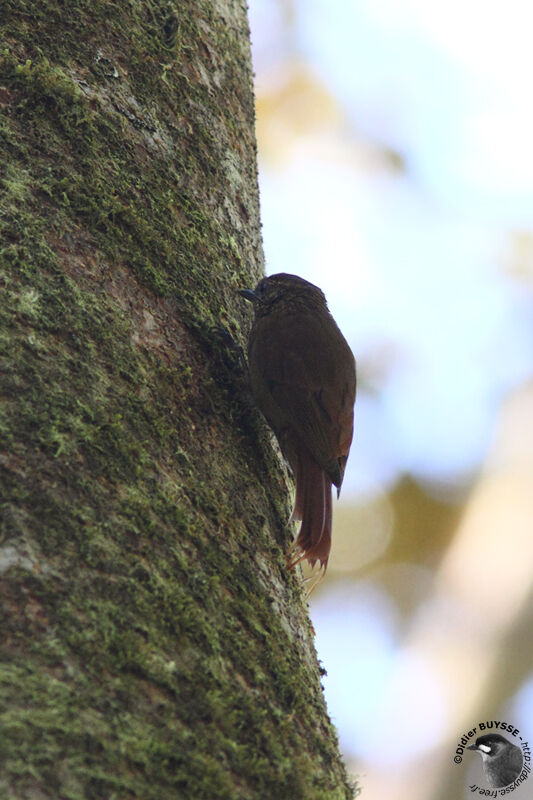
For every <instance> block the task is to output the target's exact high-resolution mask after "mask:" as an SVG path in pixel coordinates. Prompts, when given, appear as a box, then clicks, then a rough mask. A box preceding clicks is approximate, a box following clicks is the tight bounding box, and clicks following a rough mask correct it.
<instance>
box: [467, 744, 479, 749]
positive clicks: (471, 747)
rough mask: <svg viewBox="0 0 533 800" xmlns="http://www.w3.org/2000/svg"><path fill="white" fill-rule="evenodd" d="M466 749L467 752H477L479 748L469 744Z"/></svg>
mask: <svg viewBox="0 0 533 800" xmlns="http://www.w3.org/2000/svg"><path fill="white" fill-rule="evenodd" d="M466 749H467V750H479V747H478V746H477V744H469V745H468V747H467V748H466Z"/></svg>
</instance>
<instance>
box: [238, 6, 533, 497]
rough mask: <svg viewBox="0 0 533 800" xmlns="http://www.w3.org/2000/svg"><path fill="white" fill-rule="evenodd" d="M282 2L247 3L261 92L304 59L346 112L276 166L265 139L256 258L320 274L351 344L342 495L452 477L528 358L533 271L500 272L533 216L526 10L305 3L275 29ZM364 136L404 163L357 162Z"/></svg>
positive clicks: (531, 361)
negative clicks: (350, 438) (397, 167)
mask: <svg viewBox="0 0 533 800" xmlns="http://www.w3.org/2000/svg"><path fill="white" fill-rule="evenodd" d="M283 5H284V4H281V5H278V4H277V3H275V2H272V1H271V2H267V0H255V2H252V3H251V7H250V14H251V25H252V41H253V43H255V47H254V65H255V69H256V72H257V73H258V74H257V88H258V92H259V94H260V93H261V91H262V90H264V89H265V88H266V89H268V87H269V85H271V86H275V85H276V83H278V84H279V83H280V82H282V81H283V80H284V79H285V76H284V65H285V67H286V64H287V58H288V57H290V58H293V59H294V58H296V59H300V60H301V61H302V62H304V63H305V64H306V65H308V66H309V69H310V70H312V72H313V73H314V75H315V76H316V79H317V81H319V82H322V83H323V85H324V86H325V87H327V90H328V92H330V93H331V94H332V96H333V97H334V98H335V99H336V101H338V103H339V107H340V108H341V110H342V120H341V122H340V123H339V124H338V126H337V129H336V130H335V131H333V132H331V131H329V132H328V131H325V132H324V131H319V132H318V135H317V133H316V131H314V132H312V134H311V135H310V136H308V137H307V139H306V137H305V136H303V137H302V142H301V143H300V147H299V148H294V151H293V152H292V153H291V155H290V156H289V157H288V158H286V159H285V160H284V162H283V164H282V165H281V166H280V165H279V164H278V165H276V164H274V165H272V164H271V163H268V162H267V161H266V160H265V159H262V158H261V150H260V189H261V208H262V220H263V226H264V228H263V236H264V246H265V253H266V259H267V272H270V273H272V272H293V273H297V274H300V275H302V276H303V277H306V278H308V279H309V280H311V281H312V282H316V283H317V284H319V285H320V286H321V287H322V288H323V289H324V291H325V292H326V296H327V297H328V300H329V304H330V308H331V310H332V312H333V313H334V316H335V317H336V318H337V320H338V322H339V324H340V326H341V328H342V330H343V331H344V332H345V334H346V336H347V338H348V339H349V341H350V343H351V345H352V349H353V350H354V351H355V353H356V357H357V358H358V362H359V368H360V371H359V375H360V384H359V385H360V387H361V391H360V393H359V399H358V406H357V415H358V416H357V421H356V440H355V441H356V443H357V445H356V447H355V449H354V451H353V453H352V458H351V460H350V464H349V468H348V471H347V475H346V484H345V486H346V488H347V490H348V491H350V490H351V491H354V492H360V493H365V492H373V491H379V490H380V488H381V487H382V486H383V485H389V484H390V483H391V482H393V481H394V480H395V479H396V478H397V476H398V474H400V473H401V472H410V473H412V474H414V475H415V476H416V477H418V478H420V479H422V480H424V479H425V480H428V481H429V482H432V481H433V482H436V483H438V484H443V485H450V486H451V487H452V488H453V485H454V484H455V483H459V484H461V483H462V482H463V481H464V480H467V479H468V478H469V476H470V475H471V474H472V472H473V471H475V470H476V469H477V468H479V465H480V464H481V462H482V460H483V458H484V456H485V453H486V452H487V449H488V447H489V446H490V442H491V436H492V432H493V427H494V419H495V416H496V414H497V413H498V408H499V404H500V402H501V401H502V398H503V397H504V396H505V395H506V393H508V392H509V391H511V390H512V389H513V388H514V387H515V386H516V385H518V384H520V383H521V382H523V381H525V380H526V379H527V378H528V376H530V375H531V374H532V372H533V324H532V317H533V315H532V308H533V306H532V297H533V296H532V293H531V286H530V287H529V291H525V290H524V286H523V285H522V284H521V283H520V282H519V281H517V280H515V279H513V277H512V276H511V275H509V274H508V272H506V270H505V266H506V260H508V259H509V258H510V256H509V248H510V247H511V244H510V243H511V240H512V235H513V232H514V231H521V230H523V229H526V230H527V229H530V228H531V223H532V219H531V209H532V208H533V158H531V142H533V110H532V109H531V108H530V107H529V101H528V95H529V87H528V83H529V80H530V76H531V75H532V74H533V48H531V47H529V45H528V41H527V31H528V30H530V29H531V23H532V22H533V18H532V16H533V7H532V9H531V10H529V9H528V7H527V4H525V3H511V4H510V5H509V6H508V5H507V4H506V5H505V8H503V6H502V7H499V8H496V5H495V4H494V7H492V8H491V5H490V4H489V7H488V8H487V5H486V4H483V5H481V4H480V3H471V2H470V3H468V2H467V3H461V4H459V3H451V4H450V3H446V4H444V3H431V4H427V3H422V2H420V3H417V2H408V1H407V0H404V1H403V2H400V0H398V1H397V2H393V0H377V2H376V1H375V0H372V1H371V0H362V2H348V0H344V1H343V0H329V1H328V2H327V3H326V2H324V1H323V0H322V1H320V0H306V2H305V3H303V2H300V3H294V4H289V5H292V6H293V8H294V11H293V19H292V21H290V24H289V25H287V24H285V25H284V24H283V22H284V20H283V15H282V14H281V12H280V11H279V9H280V8H282V7H283ZM276 9H277V14H276V11H275V10H276ZM480 20H482V21H483V24H482V25H480ZM285 22H286V20H285ZM287 30H288V32H287ZM495 54H497V57H496V56H495ZM328 137H329V140H328ZM326 140H328V141H326ZM361 140H362V141H363V142H364V141H365V140H366V141H367V142H372V143H378V144H379V145H382V146H383V147H385V148H390V149H392V150H394V151H396V152H398V153H399V154H400V155H401V158H402V159H403V161H404V163H405V165H406V169H405V171H403V172H401V171H393V170H392V171H391V170H387V169H386V168H381V169H380V168H379V167H378V168H377V169H376V168H373V169H369V168H367V169H365V168H364V166H363V168H362V167H361V164H360V160H361V159H360V158H359V159H358V158H356V156H355V155H354V150H355V149H356V148H357V147H358V146H360V142H361ZM354 142H355V144H354ZM280 147H281V143H280ZM383 362H385V363H383ZM376 364H378V372H379V373H380V374H378V375H376V374H375V372H376ZM375 380H377V381H378V384H379V385H378V386H377V387H375V386H373V385H372V384H373V383H374V382H375ZM369 384H370V385H369ZM376 388H377V391H376ZM358 423H359V424H358Z"/></svg>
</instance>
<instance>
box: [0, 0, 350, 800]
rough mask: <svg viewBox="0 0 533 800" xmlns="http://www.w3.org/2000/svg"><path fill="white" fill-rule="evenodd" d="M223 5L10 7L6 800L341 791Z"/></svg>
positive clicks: (5, 265)
mask: <svg viewBox="0 0 533 800" xmlns="http://www.w3.org/2000/svg"><path fill="white" fill-rule="evenodd" d="M250 76H251V69H250V58H249V47H248V32H247V23H246V9H245V6H244V4H243V3H240V2H231V1H230V0H228V2H222V0H219V1H218V2H207V1H206V0H201V1H200V2H196V1H195V2H193V0H190V1H189V2H180V3H178V2H168V1H167V0H152V1H151V2H140V1H139V2H137V1H136V0H129V2H128V1H127V0H124V1H123V2H116V3H109V2H104V1H103V0H97V2H94V1H92V2H83V0H77V1H76V2H73V3H63V2H60V1H59V0H44V2H31V1H30V0H22V1H21V0H8V2H4V3H3V17H2V23H1V28H0V192H1V201H0V285H1V287H2V300H3V301H2V303H1V304H0V359H1V360H0V393H1V404H0V482H1V498H0V606H1V609H2V619H1V623H0V625H1V630H2V637H1V641H0V653H1V664H0V707H1V709H2V713H1V715H0V762H1V763H2V769H1V770H0V796H6V797H10V798H18V797H21V798H22V797H30V796H39V797H51V798H52V797H53V798H73V799H74V798H88V797H90V798H98V800H101V798H104V797H105V798H128V797H142V798H146V799H147V800H149V799H150V798H162V797H165V798H172V797H176V798H181V797H184V798H195V800H201V798H206V800H207V799H208V798H209V800H212V798H252V797H253V798H255V797H257V798H266V797H279V798H284V797H287V798H289V797H290V798H345V797H349V796H350V789H349V787H348V784H347V782H346V778H345V773H344V768H343V766H342V763H341V761H340V760H339V756H338V751H337V743H336V738H335V734H334V731H333V729H332V727H331V724H330V722H329V720H328V718H327V714H326V711H325V706H324V701H323V698H322V694H321V690H320V682H319V680H320V679H319V672H318V667H317V662H316V656H315V653H314V648H313V644H312V636H311V630H310V627H309V622H308V619H307V615H306V611H305V607H304V604H303V603H302V592H301V587H300V585H299V581H298V578H297V576H294V575H292V574H288V573H287V570H286V568H285V562H284V548H286V546H287V543H288V540H289V539H290V531H288V530H287V527H286V521H287V518H288V501H287V495H288V491H287V489H288V484H287V480H286V477H285V475H284V472H283V469H282V466H281V465H280V462H279V459H278V457H277V455H276V453H275V451H274V449H273V448H272V446H271V440H270V435H269V433H268V431H267V430H266V429H265V426H264V424H263V422H262V420H261V419H260V418H259V415H258V414H257V412H256V411H255V410H254V409H253V406H252V405H251V403H250V402H249V398H248V396H247V392H246V385H245V383H246V382H245V376H244V371H243V366H242V356H241V354H240V351H239V346H242V344H243V337H244V332H245V328H246V325H247V319H246V315H245V312H244V310H243V309H242V308H241V306H240V304H239V301H238V300H237V296H236V289H237V288H238V287H239V286H243V285H247V284H250V282H252V283H253V282H254V281H255V280H256V279H257V278H258V277H259V276H260V274H261V273H262V254H261V245H260V228H259V211H258V200H257V179H256V167H255V141H254V131H253V96H252V88H251V77H250Z"/></svg>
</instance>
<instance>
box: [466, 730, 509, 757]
mask: <svg viewBox="0 0 533 800" xmlns="http://www.w3.org/2000/svg"><path fill="white" fill-rule="evenodd" d="M510 747H514V745H513V744H511V742H509V741H508V740H507V739H506V738H505V737H504V736H501V735H500V734H499V733H487V734H486V735H485V736H478V738H477V739H476V743H475V744H471V745H469V746H468V747H467V750H475V751H476V753H479V755H480V756H481V758H482V759H483V761H492V760H493V759H495V758H498V756H500V755H501V754H502V753H503V752H505V751H506V750H508V749H509V748H510Z"/></svg>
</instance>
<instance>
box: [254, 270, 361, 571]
mask: <svg viewBox="0 0 533 800" xmlns="http://www.w3.org/2000/svg"><path fill="white" fill-rule="evenodd" d="M240 294H241V295H242V296H243V297H244V298H245V299H246V300H249V301H251V303H252V304H253V308H254V312H255V315H254V321H253V324H252V328H251V331H250V335H249V339H248V369H249V374H250V384H251V389H252V394H253V396H254V399H255V402H256V404H257V406H258V407H259V409H260V411H261V412H262V413H263V415H264V416H265V418H266V420H267V422H268V423H269V425H270V427H271V428H272V429H273V431H274V433H275V434H276V437H277V439H278V442H279V445H280V448H281V451H282V453H283V455H284V456H285V458H286V459H287V461H288V462H289V465H290V467H291V469H292V472H293V474H294V477H295V482H296V500H295V504H294V510H293V513H292V517H291V520H300V521H301V526H300V529H299V533H298V536H297V538H296V541H295V542H294V544H293V546H292V548H291V549H290V551H289V554H288V558H289V563H288V567H289V569H292V568H293V567H295V566H296V565H297V564H298V563H300V562H301V561H303V560H304V559H307V561H308V562H309V564H310V565H311V568H314V566H315V564H316V563H317V561H318V562H319V564H320V569H321V570H323V573H322V574H325V572H326V569H327V564H328V558H329V553H330V549H331V523H332V501H331V489H332V485H335V486H336V487H337V497H338V496H339V494H340V488H341V485H342V481H343V477H344V470H345V468H346V462H347V460H348V454H349V452H350V446H351V443H352V436H353V420H354V403H355V392H356V366H355V358H354V356H353V353H352V351H351V349H350V347H349V345H348V343H347V341H346V339H345V338H344V336H343V335H342V333H341V331H340V330H339V328H338V326H337V324H336V322H335V320H334V319H333V317H332V315H331V314H330V312H329V309H328V306H327V302H326V298H325V295H324V293H323V292H322V290H321V289H319V288H318V286H315V285H314V284H312V283H310V282H309V281H306V280H304V279H303V278H300V277H299V276H298V275H290V274H288V273H283V272H282V273H278V274H276V275H270V276H269V277H267V278H263V279H262V280H261V281H259V283H258V284H257V286H256V287H255V289H253V290H251V289H241V290H240Z"/></svg>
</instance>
